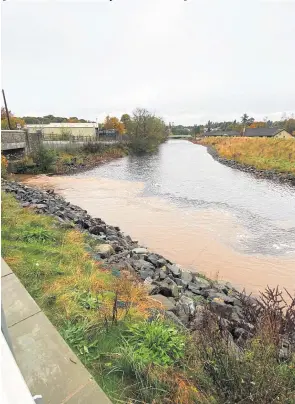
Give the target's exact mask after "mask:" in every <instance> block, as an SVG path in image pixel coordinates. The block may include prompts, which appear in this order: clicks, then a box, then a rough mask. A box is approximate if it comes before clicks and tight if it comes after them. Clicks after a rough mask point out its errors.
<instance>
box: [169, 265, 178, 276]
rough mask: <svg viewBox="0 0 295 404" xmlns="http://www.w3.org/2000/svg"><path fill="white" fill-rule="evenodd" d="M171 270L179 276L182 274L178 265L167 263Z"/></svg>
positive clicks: (174, 274)
mask: <svg viewBox="0 0 295 404" xmlns="http://www.w3.org/2000/svg"><path fill="white" fill-rule="evenodd" d="M167 267H168V269H169V271H170V272H171V273H172V274H173V276H175V277H179V276H180V275H181V269H180V268H179V267H178V266H177V265H167Z"/></svg>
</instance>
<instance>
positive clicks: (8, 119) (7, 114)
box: [2, 89, 11, 130]
mask: <svg viewBox="0 0 295 404" xmlns="http://www.w3.org/2000/svg"><path fill="white" fill-rule="evenodd" d="M2 95H3V100H4V105H5V111H6V116H7V121H8V127H9V129H10V130H11V125H10V118H9V113H8V108H7V104H6V98H5V93H4V90H3V89H2Z"/></svg>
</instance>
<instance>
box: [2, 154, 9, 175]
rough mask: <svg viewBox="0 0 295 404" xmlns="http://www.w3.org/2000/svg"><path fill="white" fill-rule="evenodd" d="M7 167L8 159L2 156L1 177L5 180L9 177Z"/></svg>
mask: <svg viewBox="0 0 295 404" xmlns="http://www.w3.org/2000/svg"><path fill="white" fill-rule="evenodd" d="M7 166H8V161H7V158H6V157H5V156H3V155H1V177H2V178H5V177H6V175H7Z"/></svg>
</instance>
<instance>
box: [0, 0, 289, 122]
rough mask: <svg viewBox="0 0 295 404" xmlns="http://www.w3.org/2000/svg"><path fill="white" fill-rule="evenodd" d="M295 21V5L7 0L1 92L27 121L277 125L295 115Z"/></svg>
mask: <svg viewBox="0 0 295 404" xmlns="http://www.w3.org/2000/svg"><path fill="white" fill-rule="evenodd" d="M294 21H295V0H277V1H272V0H270V1H263V0H261V1H259V0H245V1H242V0H241V1H239V0H204V1H202V0H187V1H184V0H113V1H112V2H110V1H108V0H96V1H84V0H83V1H82V0H80V1H79V2H78V1H63V2H58V1H53V0H52V1H48V2H45V1H37V2H36V1H35V2H27V1H16V0H7V1H6V2H4V3H2V88H4V89H5V91H6V96H7V101H8V103H9V109H11V110H12V112H13V113H15V115H18V116H23V115H38V116H40V115H46V114H53V115H57V116H78V117H80V118H85V119H91V120H94V119H96V118H98V119H99V121H102V120H103V118H104V116H105V115H106V114H114V115H117V116H120V115H121V114H122V113H124V112H128V113H130V112H132V110H133V109H134V108H135V107H138V106H140V107H146V108H148V109H150V110H152V111H153V112H155V113H156V114H158V115H160V116H162V117H163V118H164V119H165V120H167V121H171V122H175V124H176V123H177V124H179V123H182V124H194V123H204V122H206V121H207V120H208V119H211V120H214V121H216V120H229V119H235V118H237V119H239V118H240V116H241V115H242V113H244V112H247V113H248V114H249V115H251V116H254V117H255V118H257V119H262V118H263V117H264V116H268V117H269V118H271V119H276V118H280V117H281V115H282V112H284V111H285V112H287V113H288V114H291V113H292V112H295V51H294V50H295V23H294Z"/></svg>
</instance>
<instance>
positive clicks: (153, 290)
mask: <svg viewBox="0 0 295 404" xmlns="http://www.w3.org/2000/svg"><path fill="white" fill-rule="evenodd" d="M143 284H144V286H145V287H146V289H147V291H148V294H149V295H157V294H158V293H159V291H160V288H159V286H157V285H155V284H154V283H153V279H152V278H151V277H150V276H148V277H147V278H146V279H145V281H144V282H143Z"/></svg>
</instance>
